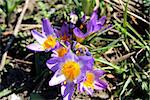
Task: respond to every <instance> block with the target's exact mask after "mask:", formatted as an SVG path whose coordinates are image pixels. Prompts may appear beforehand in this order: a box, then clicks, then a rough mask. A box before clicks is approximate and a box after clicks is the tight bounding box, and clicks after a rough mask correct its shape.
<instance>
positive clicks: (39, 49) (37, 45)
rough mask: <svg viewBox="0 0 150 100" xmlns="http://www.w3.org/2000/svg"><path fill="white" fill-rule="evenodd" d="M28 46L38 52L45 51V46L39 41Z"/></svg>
mask: <svg viewBox="0 0 150 100" xmlns="http://www.w3.org/2000/svg"><path fill="white" fill-rule="evenodd" d="M27 48H28V49H30V50H33V51H37V52H40V51H44V49H43V47H42V46H41V45H40V44H39V43H32V44H29V45H27Z"/></svg>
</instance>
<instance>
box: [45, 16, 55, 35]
mask: <svg viewBox="0 0 150 100" xmlns="http://www.w3.org/2000/svg"><path fill="white" fill-rule="evenodd" d="M42 31H43V32H44V33H45V35H46V36H49V35H51V34H53V33H54V29H53V28H52V26H51V24H50V22H49V20H48V19H46V18H45V19H42Z"/></svg>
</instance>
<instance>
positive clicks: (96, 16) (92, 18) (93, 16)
mask: <svg viewBox="0 0 150 100" xmlns="http://www.w3.org/2000/svg"><path fill="white" fill-rule="evenodd" d="M97 12H98V10H95V11H94V12H93V13H92V15H91V18H90V20H92V21H96V20H97V19H98V15H97Z"/></svg>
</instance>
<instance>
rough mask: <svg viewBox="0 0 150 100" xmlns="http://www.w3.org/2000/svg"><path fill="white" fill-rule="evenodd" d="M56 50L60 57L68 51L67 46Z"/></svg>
mask: <svg viewBox="0 0 150 100" xmlns="http://www.w3.org/2000/svg"><path fill="white" fill-rule="evenodd" d="M56 52H57V53H58V56H59V57H63V56H64V55H65V54H66V53H67V52H68V50H67V48H65V47H60V48H59V49H57V50H56Z"/></svg>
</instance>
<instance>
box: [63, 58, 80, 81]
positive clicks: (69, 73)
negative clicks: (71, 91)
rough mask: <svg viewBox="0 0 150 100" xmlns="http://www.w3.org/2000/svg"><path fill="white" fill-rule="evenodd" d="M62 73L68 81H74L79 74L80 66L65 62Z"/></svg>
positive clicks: (72, 62)
mask: <svg viewBox="0 0 150 100" xmlns="http://www.w3.org/2000/svg"><path fill="white" fill-rule="evenodd" d="M62 73H63V74H64V75H65V77H66V79H67V80H69V81H73V80H75V79H76V78H77V77H78V76H79V74H80V66H79V64H78V63H76V62H74V61H67V62H66V63H64V64H63V67H62Z"/></svg>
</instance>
